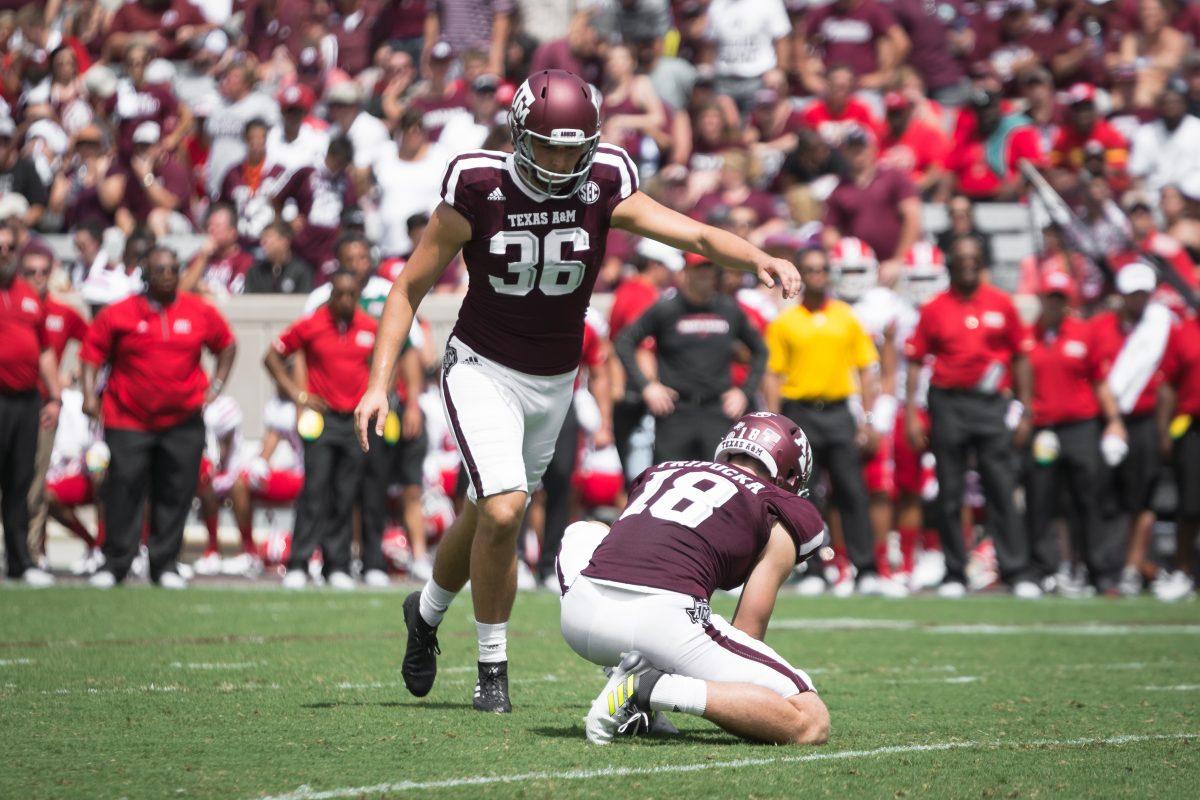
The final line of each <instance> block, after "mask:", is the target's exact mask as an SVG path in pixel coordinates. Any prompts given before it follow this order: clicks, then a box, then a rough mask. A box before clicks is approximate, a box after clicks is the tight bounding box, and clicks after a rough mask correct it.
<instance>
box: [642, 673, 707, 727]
mask: <svg viewBox="0 0 1200 800" xmlns="http://www.w3.org/2000/svg"><path fill="white" fill-rule="evenodd" d="M706 705H708V684H706V683H705V682H704V681H702V680H700V679H699V678H685V677H684V676H682V675H663V676H662V677H661V678H659V679H658V683H656V684H654V690H653V691H652V692H650V707H651V708H652V709H654V710H655V711H681V712H683V713H684V714H694V715H696V716H697V717H699V716H703V715H704V708H705V706H706Z"/></svg>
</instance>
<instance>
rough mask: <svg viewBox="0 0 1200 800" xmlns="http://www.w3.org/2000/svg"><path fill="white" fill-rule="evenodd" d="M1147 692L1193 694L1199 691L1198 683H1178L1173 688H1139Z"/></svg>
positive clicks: (1199, 684) (1199, 685)
mask: <svg viewBox="0 0 1200 800" xmlns="http://www.w3.org/2000/svg"><path fill="white" fill-rule="evenodd" d="M1138 688H1139V689H1142V690H1143V691H1147V692H1195V691H1197V690H1200V683H1180V684H1176V685H1175V686H1139V687H1138Z"/></svg>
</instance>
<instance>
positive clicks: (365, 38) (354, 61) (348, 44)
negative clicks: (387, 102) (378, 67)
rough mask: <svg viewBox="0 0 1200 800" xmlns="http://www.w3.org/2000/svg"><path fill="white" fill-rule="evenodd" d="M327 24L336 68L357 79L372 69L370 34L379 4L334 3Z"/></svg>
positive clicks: (371, 0) (375, 0)
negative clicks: (333, 46) (333, 42)
mask: <svg viewBox="0 0 1200 800" xmlns="http://www.w3.org/2000/svg"><path fill="white" fill-rule="evenodd" d="M329 5H330V6H331V8H330V9H329V10H330V12H331V13H330V15H329V17H328V20H327V22H326V25H327V26H328V29H329V33H330V34H332V35H333V37H334V38H335V39H336V40H337V66H338V68H339V69H343V70H345V71H346V72H348V73H350V74H351V75H357V74H359V73H360V72H362V71H363V70H364V69H366V68H367V67H369V66H370V65H371V44H372V33H373V27H374V24H375V21H376V20H377V19H378V18H379V15H380V13H381V12H382V8H381V6H382V5H383V4H382V3H381V2H380V0H333V2H331V3H330V4H329Z"/></svg>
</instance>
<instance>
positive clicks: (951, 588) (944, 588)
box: [937, 581, 967, 600]
mask: <svg viewBox="0 0 1200 800" xmlns="http://www.w3.org/2000/svg"><path fill="white" fill-rule="evenodd" d="M937 596H938V597H944V598H946V599H948V600H958V599H960V598H963V597H966V596H967V587H966V586H964V585H963V584H962V581H946V582H944V583H943V584H942V585H941V586H939V587H938V589H937Z"/></svg>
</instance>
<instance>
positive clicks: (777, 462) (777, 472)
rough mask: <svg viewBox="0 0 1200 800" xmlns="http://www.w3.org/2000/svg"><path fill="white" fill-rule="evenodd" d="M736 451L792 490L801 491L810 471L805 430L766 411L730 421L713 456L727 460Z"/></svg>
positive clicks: (811, 461)
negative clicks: (729, 425)
mask: <svg viewBox="0 0 1200 800" xmlns="http://www.w3.org/2000/svg"><path fill="white" fill-rule="evenodd" d="M737 453H741V454H743V455H747V456H750V457H751V458H753V459H755V460H756V461H758V462H759V463H761V464H762V465H763V466H764V467H766V468H767V471H768V472H769V473H770V475H771V482H772V483H774V484H775V485H776V486H778V487H779V488H781V489H786V490H787V491H789V492H792V493H794V494H801V493H802V492H803V491H804V488H805V486H806V485H807V484H808V479H809V476H811V475H812V466H813V455H812V446H811V445H810V444H809V443H808V437H807V436H805V435H804V431H802V430H800V426H799V425H797V424H796V423H795V422H792V421H791V420H790V419H788V418H787V417H784V416H781V415H779V414H772V413H771V412H769V411H755V412H753V413H751V414H746V415H745V416H743V417H742V418H741V419H739V420H738V421H737V422H735V423H733V427H732V428H730V429H729V433H727V434H725V438H724V439H722V440H721V443H720V444H719V445H717V452H716V454H715V455H714V456H713V460H714V461H728V460H729V457H730V456H731V455H734V454H737Z"/></svg>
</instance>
